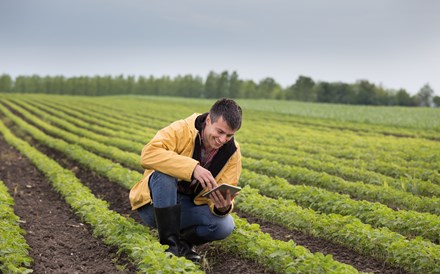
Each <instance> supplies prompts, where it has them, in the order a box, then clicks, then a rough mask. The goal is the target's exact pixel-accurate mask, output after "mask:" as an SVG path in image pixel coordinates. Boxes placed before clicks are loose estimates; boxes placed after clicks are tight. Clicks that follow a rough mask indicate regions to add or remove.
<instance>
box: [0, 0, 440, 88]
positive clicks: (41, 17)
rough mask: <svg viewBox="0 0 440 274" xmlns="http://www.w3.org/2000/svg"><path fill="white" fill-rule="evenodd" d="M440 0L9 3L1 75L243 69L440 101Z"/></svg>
mask: <svg viewBox="0 0 440 274" xmlns="http://www.w3.org/2000/svg"><path fill="white" fill-rule="evenodd" d="M439 65H440V1H436V0H400V1H398V0H369V1H359V0H358V1H356V0H337V1H331V0H320V1H318V0H315V1H314V0H304V1H294V0H270V1H269V0H267V1H262V0H223V1H210V0H180V1H167V0H161V1H148V0H124V1H123V0H120V1H116V0H75V1H66V0H0V74H2V73H7V74H9V75H11V76H14V77H15V76H17V75H30V74H39V75H42V76H43V75H60V74H62V75H65V76H79V75H91V76H93V75H108V74H110V75H119V74H124V75H135V76H139V75H145V76H149V75H154V76H162V75H169V76H176V75H178V74H181V75H183V74H193V75H199V76H202V77H203V78H205V77H206V76H207V74H208V73H209V71H211V70H213V71H216V72H221V71H223V70H228V71H230V72H232V71H234V70H235V71H237V73H238V74H239V77H240V78H241V79H254V80H255V81H259V80H261V79H263V78H265V77H272V78H274V79H275V80H276V81H277V82H278V83H280V84H281V85H282V86H283V87H286V86H288V85H291V84H293V83H294V82H295V80H296V79H297V78H298V76H299V75H305V76H309V77H311V78H312V79H314V80H315V81H320V80H321V81H329V82H336V81H342V82H347V83H353V82H355V81H356V80H359V79H366V80H368V81H370V82H372V83H375V84H377V85H382V86H383V87H385V88H387V89H399V88H405V89H406V90H407V91H408V92H409V93H411V94H415V93H416V92H417V91H418V90H419V89H420V88H421V87H422V86H423V85H424V84H426V83H429V84H430V86H431V87H432V88H433V89H434V91H435V93H436V94H437V95H440V68H439Z"/></svg>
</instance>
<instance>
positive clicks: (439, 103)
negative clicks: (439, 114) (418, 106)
mask: <svg viewBox="0 0 440 274" xmlns="http://www.w3.org/2000/svg"><path fill="white" fill-rule="evenodd" d="M432 100H433V101H434V104H435V106H436V107H440V96H434V98H433V99H432Z"/></svg>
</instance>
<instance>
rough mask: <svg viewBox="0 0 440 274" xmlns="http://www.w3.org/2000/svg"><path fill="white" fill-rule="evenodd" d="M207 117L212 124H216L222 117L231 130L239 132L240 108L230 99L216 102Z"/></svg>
mask: <svg viewBox="0 0 440 274" xmlns="http://www.w3.org/2000/svg"><path fill="white" fill-rule="evenodd" d="M209 115H210V117H211V121H212V122H214V123H215V122H217V119H218V118H219V117H223V119H224V120H225V122H226V123H227V124H228V126H229V127H230V128H231V129H232V130H239V129H240V127H241V118H242V111H241V107H240V106H239V105H238V104H237V103H236V102H235V101H234V100H232V99H229V98H222V99H219V100H217V102H215V103H214V105H212V107H211V109H210V110H209Z"/></svg>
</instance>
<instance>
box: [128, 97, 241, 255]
mask: <svg viewBox="0 0 440 274" xmlns="http://www.w3.org/2000/svg"><path fill="white" fill-rule="evenodd" d="M241 120H242V110H241V108H240V106H238V105H237V103H236V102H235V101H233V100H231V99H226V98H223V99H220V100H218V101H217V102H215V103H214V105H213V106H212V107H211V109H210V110H209V112H208V113H204V114H193V115H191V116H190V117H188V118H186V119H184V120H179V121H176V122H173V123H172V124H170V125H169V126H167V127H165V128H163V129H161V130H159V131H158V132H157V134H156V135H155V136H154V137H153V139H152V140H151V141H150V142H149V143H148V144H147V145H145V146H144V148H143V150H142V154H141V165H142V167H143V168H144V169H145V172H144V176H143V178H142V180H141V181H139V182H138V183H137V184H136V185H135V186H134V187H133V188H132V189H131V191H130V203H131V206H132V209H133V210H137V211H138V213H139V215H140V217H141V218H142V220H143V222H144V223H145V224H146V225H148V226H150V227H153V228H157V230H158V233H159V241H160V243H161V244H166V245H168V246H169V248H168V249H167V251H168V252H171V253H172V254H174V255H176V256H184V257H185V258H187V259H189V260H192V261H199V260H200V256H199V255H198V254H197V253H196V252H195V251H194V248H193V247H194V245H200V244H203V243H207V242H211V241H216V240H221V239H224V238H226V237H227V236H229V235H230V234H231V233H232V231H233V230H234V228H235V225H234V221H233V218H232V216H231V215H229V213H231V211H232V210H233V200H234V197H235V196H236V195H237V194H238V193H235V194H234V195H231V193H230V192H229V191H227V192H226V193H225V194H224V195H222V193H221V192H220V191H214V192H213V193H211V194H210V195H209V197H202V195H203V194H204V193H206V192H207V191H209V190H211V189H213V188H215V187H216V186H218V185H221V184H223V183H227V184H231V185H237V184H238V180H239V177H240V173H241V154H240V148H239V146H238V143H236V142H235V140H234V134H235V133H236V132H237V131H238V130H239V129H240V127H241Z"/></svg>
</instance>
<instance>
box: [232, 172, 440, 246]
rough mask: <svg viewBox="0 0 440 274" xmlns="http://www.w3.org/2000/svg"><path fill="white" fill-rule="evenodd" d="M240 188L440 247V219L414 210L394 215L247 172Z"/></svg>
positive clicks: (382, 208)
mask: <svg viewBox="0 0 440 274" xmlns="http://www.w3.org/2000/svg"><path fill="white" fill-rule="evenodd" d="M240 185H242V186H246V185H249V186H250V187H252V188H255V189H258V190H259V191H260V192H261V193H262V194H263V195H266V196H270V197H274V198H278V197H282V198H284V199H290V200H294V201H295V202H296V203H297V204H299V205H301V206H303V207H309V208H312V209H314V210H316V211H319V212H324V213H327V214H330V213H337V214H341V215H345V216H354V217H356V218H359V219H360V220H361V221H362V222H364V223H366V224H371V225H372V226H374V227H376V228H379V227H387V228H389V229H391V230H392V231H395V232H398V233H400V234H402V235H405V236H407V237H408V238H414V237H416V236H421V237H423V238H425V239H428V240H430V241H432V242H433V243H440V217H439V216H437V215H433V214H429V213H420V212H416V211H412V210H399V211H395V210H393V209H391V208H389V207H387V206H385V205H383V204H380V203H371V202H368V201H357V200H353V199H350V197H349V196H348V195H345V194H339V193H335V192H331V191H328V190H325V189H321V188H317V187H310V186H305V185H291V184H289V182H287V181H286V180H285V179H283V178H271V177H268V176H266V175H261V174H257V173H255V172H251V171H249V170H246V169H244V170H243V172H242V174H241V177H240Z"/></svg>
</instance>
